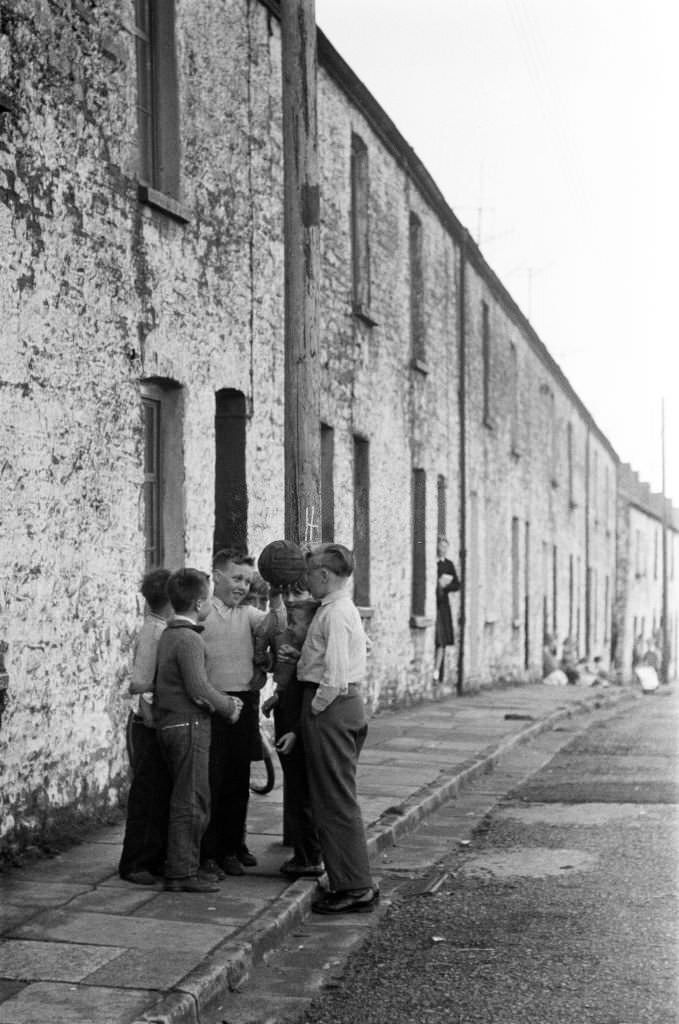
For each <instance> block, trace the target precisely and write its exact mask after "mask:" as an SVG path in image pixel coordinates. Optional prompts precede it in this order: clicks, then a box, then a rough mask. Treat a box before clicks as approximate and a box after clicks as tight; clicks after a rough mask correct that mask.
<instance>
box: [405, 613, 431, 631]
mask: <svg viewBox="0 0 679 1024" xmlns="http://www.w3.org/2000/svg"><path fill="white" fill-rule="evenodd" d="M433 625H434V620H433V619H432V618H430V617H429V616H428V615H411V616H410V628H411V629H428V628H429V626H433Z"/></svg>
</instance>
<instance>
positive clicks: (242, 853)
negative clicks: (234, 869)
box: [236, 846, 257, 868]
mask: <svg viewBox="0 0 679 1024" xmlns="http://www.w3.org/2000/svg"><path fill="white" fill-rule="evenodd" d="M236 856H237V857H238V860H239V861H240V862H241V864H244V865H245V867H246V868H256V867H257V858H256V857H255V855H254V853H250V851H249V850H248V848H247V846H241V848H240V850H239V851H238V853H237V854H236Z"/></svg>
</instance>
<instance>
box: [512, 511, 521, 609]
mask: <svg viewBox="0 0 679 1024" xmlns="http://www.w3.org/2000/svg"><path fill="white" fill-rule="evenodd" d="M519 558H520V552H519V520H518V519H517V517H516V516H513V517H512V625H513V626H514V627H515V628H516V627H517V626H518V625H519V622H520V616H521V594H520V572H521V569H520V562H519Z"/></svg>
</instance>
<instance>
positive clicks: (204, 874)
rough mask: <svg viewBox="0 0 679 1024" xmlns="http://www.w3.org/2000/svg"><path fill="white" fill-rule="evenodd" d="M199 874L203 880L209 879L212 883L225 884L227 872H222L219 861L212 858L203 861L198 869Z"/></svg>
mask: <svg viewBox="0 0 679 1024" xmlns="http://www.w3.org/2000/svg"><path fill="white" fill-rule="evenodd" d="M198 874H199V876H200V877H201V878H207V880H208V881H210V882H214V881H216V882H223V881H224V879H225V878H226V872H225V871H222V869H221V868H220V866H219V864H218V863H217V861H216V860H213V859H212V858H210V859H209V860H204V861H203V863H202V864H201V865H200V867H199V868H198Z"/></svg>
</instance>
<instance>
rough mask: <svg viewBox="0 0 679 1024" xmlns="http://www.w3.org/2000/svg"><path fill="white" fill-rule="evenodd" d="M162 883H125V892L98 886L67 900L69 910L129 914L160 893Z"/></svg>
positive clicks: (111, 887) (110, 887)
mask: <svg viewBox="0 0 679 1024" xmlns="http://www.w3.org/2000/svg"><path fill="white" fill-rule="evenodd" d="M161 886H162V883H160V882H159V883H158V885H157V886H141V885H133V884H132V883H131V882H126V883H125V890H124V891H121V890H120V889H119V888H118V887H114V886H98V887H97V888H96V889H92V890H91V891H90V892H86V893H83V895H82V896H76V897H75V899H72V900H69V903H68V906H69V910H92V911H95V912H97V911H98V912H99V913H102V914H131V913H133V912H134V911H135V910H138V909H139V907H143V906H144V904H145V903H148V902H149V901H150V900H152V899H153V898H154V897H155V896H156V895H157V894H158V893H159V892H160V891H161Z"/></svg>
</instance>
